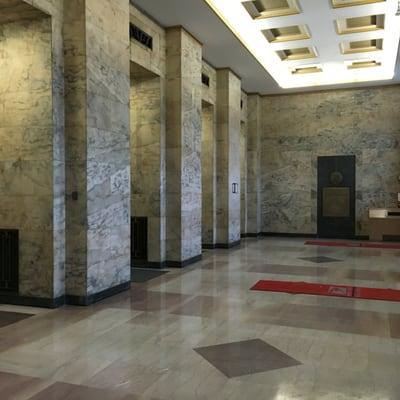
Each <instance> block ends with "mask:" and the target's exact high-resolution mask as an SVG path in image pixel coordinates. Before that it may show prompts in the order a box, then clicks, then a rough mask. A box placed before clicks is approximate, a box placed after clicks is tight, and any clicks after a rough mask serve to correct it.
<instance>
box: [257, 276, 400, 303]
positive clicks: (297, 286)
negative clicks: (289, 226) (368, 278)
mask: <svg viewBox="0 0 400 400" xmlns="http://www.w3.org/2000/svg"><path fill="white" fill-rule="evenodd" d="M251 290H259V291H263V292H282V293H291V294H311V295H317V296H334V297H351V298H355V299H365V300H386V301H400V290H394V289H376V288H365V287H355V286H346V285H327V284H320V283H307V282H285V281H264V280H261V281H258V282H257V283H256V284H255V285H254V286H253V287H252V288H251Z"/></svg>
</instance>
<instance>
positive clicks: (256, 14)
mask: <svg viewBox="0 0 400 400" xmlns="http://www.w3.org/2000/svg"><path fill="white" fill-rule="evenodd" d="M243 6H244V7H245V8H246V10H247V12H248V13H249V14H250V15H251V17H252V18H253V19H262V18H272V17H283V16H286V15H294V14H299V13H300V6H299V3H298V2H297V0H253V1H245V2H243Z"/></svg>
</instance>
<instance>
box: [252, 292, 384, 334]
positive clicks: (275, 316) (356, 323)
mask: <svg viewBox="0 0 400 400" xmlns="http://www.w3.org/2000/svg"><path fill="white" fill-rule="evenodd" d="M347 300H348V299H347ZM247 320H248V321H249V322H250V321H251V322H261V323H269V324H273V325H280V326H289V327H293V328H303V329H316V330H322V331H333V332H342V333H352V334H359V335H366V336H378V337H390V328H389V318H388V315H387V314H386V313H379V312H375V311H364V310H353V309H350V308H336V307H322V306H311V305H303V304H285V305H282V306H281V307H280V309H279V311H278V312H277V310H276V307H272V306H266V307H262V308H260V309H258V310H256V311H253V312H250V313H249V314H248V316H247Z"/></svg>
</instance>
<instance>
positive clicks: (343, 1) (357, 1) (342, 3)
mask: <svg viewBox="0 0 400 400" xmlns="http://www.w3.org/2000/svg"><path fill="white" fill-rule="evenodd" d="M385 1H386V0H332V6H333V8H341V7H352V6H363V5H366V4H374V3H383V2H385Z"/></svg>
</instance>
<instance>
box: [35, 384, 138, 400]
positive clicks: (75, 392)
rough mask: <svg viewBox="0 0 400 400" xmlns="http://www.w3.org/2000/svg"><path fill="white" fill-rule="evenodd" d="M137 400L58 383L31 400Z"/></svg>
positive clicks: (115, 393) (113, 392)
mask: <svg viewBox="0 0 400 400" xmlns="http://www.w3.org/2000/svg"><path fill="white" fill-rule="evenodd" d="M128 399H129V400H136V399H137V397H133V396H132V395H127V394H126V393H124V392H120V391H117V390H112V391H111V390H104V389H96V388H91V387H87V386H82V385H72V384H70V383H62V382H56V383H54V384H53V385H51V386H49V387H48V388H46V389H45V390H43V391H41V392H40V393H38V394H37V395H35V396H33V397H31V398H30V400H128Z"/></svg>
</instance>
